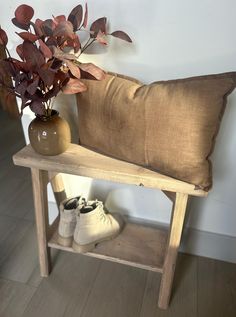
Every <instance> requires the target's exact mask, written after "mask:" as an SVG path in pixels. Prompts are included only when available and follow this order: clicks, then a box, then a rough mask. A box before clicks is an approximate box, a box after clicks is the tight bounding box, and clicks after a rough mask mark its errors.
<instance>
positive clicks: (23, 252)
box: [0, 224, 38, 286]
mask: <svg viewBox="0 0 236 317" xmlns="http://www.w3.org/2000/svg"><path fill="white" fill-rule="evenodd" d="M37 266H38V250H37V240H36V233H35V227H34V226H33V225H32V224H31V226H30V228H28V230H27V232H26V233H25V235H24V236H23V238H22V239H21V240H20V241H19V242H18V244H17V245H16V247H15V248H14V249H13V250H12V252H11V253H10V255H9V256H8V257H7V258H6V259H5V260H4V261H3V263H2V264H1V265H0V276H2V277H4V278H7V279H9V280H12V281H17V282H21V283H28V282H29V281H30V277H31V276H32V274H33V272H34V271H35V268H36V267H37ZM35 286H37V285H35Z"/></svg>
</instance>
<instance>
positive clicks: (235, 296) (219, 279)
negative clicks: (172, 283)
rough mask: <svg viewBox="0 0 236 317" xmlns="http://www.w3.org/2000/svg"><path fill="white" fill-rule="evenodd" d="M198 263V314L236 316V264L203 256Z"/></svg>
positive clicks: (219, 316) (217, 316)
mask: <svg viewBox="0 0 236 317" xmlns="http://www.w3.org/2000/svg"><path fill="white" fill-rule="evenodd" d="M197 263H198V284H197V294H198V314H199V315H198V316H204V317H205V316H214V317H221V316H222V317H224V316H225V317H226V316H227V317H235V316H236V265H235V264H232V263H226V262H221V261H216V260H213V259H207V258H201V257H198V258H197ZM211 297H213V298H214V299H211Z"/></svg>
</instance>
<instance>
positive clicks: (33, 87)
mask: <svg viewBox="0 0 236 317" xmlns="http://www.w3.org/2000/svg"><path fill="white" fill-rule="evenodd" d="M38 84H39V77H38V76H37V77H36V78H35V79H34V81H33V82H32V83H31V84H29V85H28V87H27V91H28V93H29V94H30V95H34V94H35V92H36V90H37V88H38Z"/></svg>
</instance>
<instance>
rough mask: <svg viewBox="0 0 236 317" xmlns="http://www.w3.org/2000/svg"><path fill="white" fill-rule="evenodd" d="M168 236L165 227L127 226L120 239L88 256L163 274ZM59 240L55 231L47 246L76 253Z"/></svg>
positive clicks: (99, 247)
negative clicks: (59, 242) (62, 244)
mask: <svg viewBox="0 0 236 317" xmlns="http://www.w3.org/2000/svg"><path fill="white" fill-rule="evenodd" d="M167 234H168V231H167V230H166V229H163V228H151V227H146V226H143V225H138V224H134V223H126V225H125V227H124V229H123V231H122V232H121V234H120V235H119V236H118V237H117V238H115V239H113V240H110V241H105V242H102V243H100V244H98V245H97V246H96V248H95V249H94V250H93V251H92V252H88V253H86V255H88V256H93V257H96V258H100V259H106V260H110V261H113V262H118V263H123V264H127V265H131V266H135V267H139V268H142V269H147V270H151V271H155V272H161V273H162V268H163V263H164V258H165V251H166V244H167ZM57 238H58V234H57V229H56V230H55V232H54V234H53V235H52V238H51V239H50V241H49V242H48V246H49V247H51V248H56V249H60V250H65V251H70V252H75V251H74V250H73V249H72V248H71V247H64V246H61V245H60V244H58V242H57V241H58V239H57Z"/></svg>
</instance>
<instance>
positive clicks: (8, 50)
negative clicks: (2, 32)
mask: <svg viewBox="0 0 236 317" xmlns="http://www.w3.org/2000/svg"><path fill="white" fill-rule="evenodd" d="M5 49H6V52H7V54H8V56H9V58H10V59H12V57H11V54H10V52H9V50H8V48H7V47H5Z"/></svg>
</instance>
